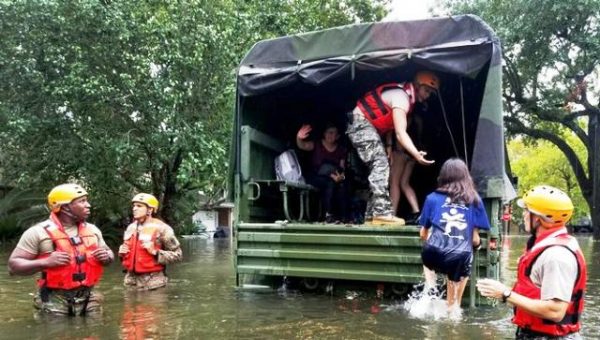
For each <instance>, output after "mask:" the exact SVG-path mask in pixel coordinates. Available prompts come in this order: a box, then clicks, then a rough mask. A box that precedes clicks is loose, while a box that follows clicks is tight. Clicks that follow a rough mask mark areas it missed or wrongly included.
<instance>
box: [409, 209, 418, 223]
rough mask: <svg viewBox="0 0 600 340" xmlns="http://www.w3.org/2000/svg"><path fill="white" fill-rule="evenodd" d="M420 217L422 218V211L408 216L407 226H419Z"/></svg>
mask: <svg viewBox="0 0 600 340" xmlns="http://www.w3.org/2000/svg"><path fill="white" fill-rule="evenodd" d="M419 217H421V212H420V211H418V212H416V213H410V214H408V216H406V224H419Z"/></svg>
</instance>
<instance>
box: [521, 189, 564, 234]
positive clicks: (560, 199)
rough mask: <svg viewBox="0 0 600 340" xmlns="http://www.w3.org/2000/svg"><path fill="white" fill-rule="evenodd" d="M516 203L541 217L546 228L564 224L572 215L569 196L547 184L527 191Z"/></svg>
mask: <svg viewBox="0 0 600 340" xmlns="http://www.w3.org/2000/svg"><path fill="white" fill-rule="evenodd" d="M517 205H518V206H519V207H521V208H524V209H527V210H529V212H531V213H533V214H535V215H538V216H540V217H542V224H543V225H544V226H546V227H548V228H553V227H560V226H563V225H565V224H566V223H567V222H568V221H569V220H570V219H571V216H572V215H573V202H571V199H570V198H569V196H568V195H567V194H566V193H564V192H563V191H562V190H560V189H557V188H554V187H551V186H548V185H539V186H536V187H534V188H533V189H531V190H529V191H527V192H526V193H525V194H524V195H523V198H521V199H519V200H518V201H517Z"/></svg>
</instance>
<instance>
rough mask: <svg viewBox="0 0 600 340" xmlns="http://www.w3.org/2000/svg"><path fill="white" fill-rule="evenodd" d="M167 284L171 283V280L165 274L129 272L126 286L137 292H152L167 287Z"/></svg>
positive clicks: (126, 275)
mask: <svg viewBox="0 0 600 340" xmlns="http://www.w3.org/2000/svg"><path fill="white" fill-rule="evenodd" d="M167 282H169V278H168V277H167V275H165V273H163V272H154V273H146V274H134V273H131V272H127V274H125V282H124V284H125V286H127V287H132V288H135V289H137V290H152V289H157V288H160V287H164V286H166V285H167Z"/></svg>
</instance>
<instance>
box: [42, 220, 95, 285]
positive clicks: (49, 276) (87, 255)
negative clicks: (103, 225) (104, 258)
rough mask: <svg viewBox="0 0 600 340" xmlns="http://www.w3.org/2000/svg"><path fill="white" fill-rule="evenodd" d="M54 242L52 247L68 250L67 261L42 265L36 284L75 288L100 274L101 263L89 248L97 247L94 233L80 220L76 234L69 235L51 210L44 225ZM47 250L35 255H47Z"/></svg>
mask: <svg viewBox="0 0 600 340" xmlns="http://www.w3.org/2000/svg"><path fill="white" fill-rule="evenodd" d="M44 230H45V231H46V233H48V236H50V239H51V240H52V243H53V244H54V251H63V252H66V253H67V254H69V256H70V257H71V262H70V263H69V264H67V265H64V266H59V267H52V268H46V269H44V270H43V271H42V277H41V279H39V280H38V286H39V287H40V288H42V287H45V288H51V289H67V290H70V289H75V288H79V287H93V286H94V285H95V284H96V283H98V281H100V278H101V277H102V271H103V267H102V264H101V263H100V261H98V260H96V258H94V256H93V255H92V252H93V251H94V250H96V249H98V237H97V236H96V234H94V233H93V232H92V231H91V230H90V228H88V227H87V226H86V224H85V223H84V222H82V223H80V224H79V225H78V226H77V236H72V237H70V236H69V235H67V233H66V232H65V229H64V227H63V226H62V224H61V223H60V220H59V219H58V217H57V216H56V214H54V213H51V214H50V219H49V220H48V223H47V225H46V226H45V227H44ZM49 256H50V253H46V254H41V255H39V256H38V257H37V258H39V259H42V258H47V257H49Z"/></svg>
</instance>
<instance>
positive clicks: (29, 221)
mask: <svg viewBox="0 0 600 340" xmlns="http://www.w3.org/2000/svg"><path fill="white" fill-rule="evenodd" d="M47 216H48V209H47V208H46V205H45V196H44V195H43V194H40V193H39V192H38V191H36V190H20V189H12V190H10V191H9V192H8V193H6V195H4V196H3V197H2V198H0V240H3V241H4V240H9V239H13V238H16V237H18V236H19V235H21V233H22V232H23V231H24V230H25V229H27V228H28V227H30V226H31V225H33V224H34V223H36V222H40V221H42V220H44V219H45V218H46V217H47Z"/></svg>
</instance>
